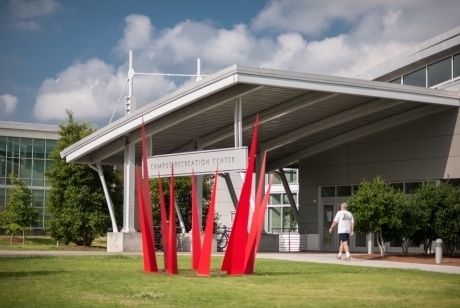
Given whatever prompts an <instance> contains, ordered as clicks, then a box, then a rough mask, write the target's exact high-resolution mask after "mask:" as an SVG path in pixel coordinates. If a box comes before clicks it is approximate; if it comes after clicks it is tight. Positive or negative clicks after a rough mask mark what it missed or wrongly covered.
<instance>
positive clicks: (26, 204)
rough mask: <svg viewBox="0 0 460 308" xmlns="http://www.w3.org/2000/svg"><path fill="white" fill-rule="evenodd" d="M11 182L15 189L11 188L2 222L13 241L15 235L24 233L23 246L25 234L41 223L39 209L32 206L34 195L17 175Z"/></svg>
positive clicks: (11, 177) (12, 174)
mask: <svg viewBox="0 0 460 308" xmlns="http://www.w3.org/2000/svg"><path fill="white" fill-rule="evenodd" d="M9 177H10V181H11V184H12V185H13V187H11V188H9V189H10V191H11V193H10V196H9V198H8V200H7V202H6V208H5V209H4V210H3V211H2V213H1V216H2V219H1V220H2V222H3V224H5V225H6V227H7V232H8V233H9V234H11V241H13V237H14V234H15V233H16V232H18V231H22V244H23V245H24V242H25V233H26V231H27V230H29V229H30V226H31V225H33V224H35V223H37V222H38V221H39V214H38V211H37V208H36V207H35V206H34V205H33V204H32V201H33V195H32V192H31V191H30V189H29V188H28V187H27V186H26V184H25V183H24V182H23V181H21V180H20V179H18V177H17V176H16V174H14V173H11V174H10V176H9Z"/></svg>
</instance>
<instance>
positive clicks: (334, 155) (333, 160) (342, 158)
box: [301, 145, 348, 172]
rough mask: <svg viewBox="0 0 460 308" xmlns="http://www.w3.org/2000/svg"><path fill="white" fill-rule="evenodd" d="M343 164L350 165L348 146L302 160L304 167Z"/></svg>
mask: <svg viewBox="0 0 460 308" xmlns="http://www.w3.org/2000/svg"><path fill="white" fill-rule="evenodd" d="M343 164H348V145H342V146H338V147H335V148H333V149H331V150H327V151H324V152H322V153H321V154H318V155H314V156H312V157H310V158H308V159H305V160H302V167H311V166H324V165H343ZM301 172H302V171H301Z"/></svg>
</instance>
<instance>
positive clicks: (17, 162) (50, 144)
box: [0, 136, 57, 228]
mask: <svg viewBox="0 0 460 308" xmlns="http://www.w3.org/2000/svg"><path fill="white" fill-rule="evenodd" d="M56 143H57V141H56V140H52V139H40V138H23V137H9V136H0V208H1V207H4V206H5V204H6V201H7V198H8V195H9V189H8V188H9V187H11V186H10V185H11V183H10V180H9V178H8V175H9V174H10V173H12V172H14V173H16V174H17V175H18V176H19V178H20V179H21V180H22V181H24V182H25V184H26V185H27V186H28V187H29V188H30V189H31V190H32V193H33V195H34V200H33V204H34V205H35V206H36V207H37V209H38V212H39V214H40V217H41V221H40V222H39V223H38V224H36V225H34V226H32V227H35V228H44V226H45V222H46V220H47V219H48V217H49V215H47V213H46V210H45V200H46V197H47V191H48V190H49V189H50V186H49V183H47V181H46V177H45V172H46V171H47V170H48V169H49V168H50V167H51V165H52V160H51V159H50V158H49V154H50V153H51V152H52V151H53V150H54V149H55V148H56Z"/></svg>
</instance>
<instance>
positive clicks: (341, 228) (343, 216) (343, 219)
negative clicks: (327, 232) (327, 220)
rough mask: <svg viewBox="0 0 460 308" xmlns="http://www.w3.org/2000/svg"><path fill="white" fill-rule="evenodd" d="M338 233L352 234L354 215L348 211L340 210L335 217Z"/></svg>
mask: <svg viewBox="0 0 460 308" xmlns="http://www.w3.org/2000/svg"><path fill="white" fill-rule="evenodd" d="M334 221H335V223H336V224H337V226H338V228H337V232H338V233H351V224H352V223H354V222H355V221H354V219H353V215H352V214H351V213H350V212H348V211H347V210H340V211H338V212H337V214H336V215H335V217H334Z"/></svg>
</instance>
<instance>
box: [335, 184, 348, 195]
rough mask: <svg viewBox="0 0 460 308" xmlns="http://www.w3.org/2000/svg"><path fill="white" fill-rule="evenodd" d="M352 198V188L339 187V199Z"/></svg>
mask: <svg viewBox="0 0 460 308" xmlns="http://www.w3.org/2000/svg"><path fill="white" fill-rule="evenodd" d="M349 196H351V186H337V197H349Z"/></svg>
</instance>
